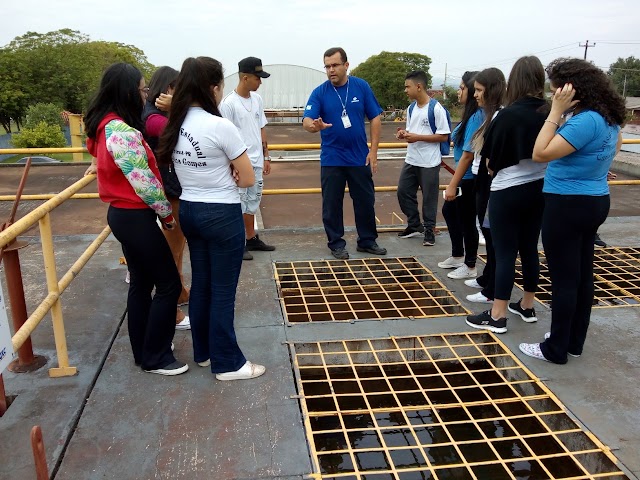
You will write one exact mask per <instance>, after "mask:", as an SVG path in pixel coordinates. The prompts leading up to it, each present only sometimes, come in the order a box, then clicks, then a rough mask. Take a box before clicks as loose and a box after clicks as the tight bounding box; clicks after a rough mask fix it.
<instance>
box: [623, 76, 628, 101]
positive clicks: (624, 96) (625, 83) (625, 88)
mask: <svg viewBox="0 0 640 480" xmlns="http://www.w3.org/2000/svg"><path fill="white" fill-rule="evenodd" d="M626 93H627V74H626V73H625V74H624V83H623V84H622V98H627V97H626Z"/></svg>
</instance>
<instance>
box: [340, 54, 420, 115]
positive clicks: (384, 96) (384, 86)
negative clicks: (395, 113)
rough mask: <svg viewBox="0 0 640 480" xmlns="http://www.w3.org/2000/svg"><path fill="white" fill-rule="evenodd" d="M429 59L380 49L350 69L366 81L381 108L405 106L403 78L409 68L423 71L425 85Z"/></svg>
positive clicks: (405, 96)
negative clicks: (377, 52) (376, 53)
mask: <svg viewBox="0 0 640 480" xmlns="http://www.w3.org/2000/svg"><path fill="white" fill-rule="evenodd" d="M429 65H431V59H430V58H429V57H427V56H426V55H422V54H420V53H407V52H381V53H379V54H378V55H373V56H371V57H369V58H368V59H367V60H365V61H364V62H363V63H361V64H360V65H358V66H357V67H356V68H354V69H353V70H351V75H353V76H354V77H358V78H362V79H363V80H366V81H367V82H368V83H369V85H371V89H372V90H373V93H374V94H375V96H376V98H377V99H378V102H379V103H380V105H381V106H382V107H383V108H385V109H386V108H389V107H392V108H406V107H407V106H408V105H409V99H408V98H407V95H406V94H405V93H404V77H405V76H406V74H407V73H409V72H410V71H413V70H424V71H425V72H426V74H427V80H428V85H427V88H430V87H431V75H430V74H429Z"/></svg>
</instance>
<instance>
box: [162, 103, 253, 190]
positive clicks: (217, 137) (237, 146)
mask: <svg viewBox="0 0 640 480" xmlns="http://www.w3.org/2000/svg"><path fill="white" fill-rule="evenodd" d="M246 149H247V147H246V146H245V144H244V142H243V141H242V138H241V137H240V132H239V131H238V129H237V128H236V127H235V126H234V125H233V124H232V123H231V122H230V121H229V120H227V119H225V118H222V117H218V116H216V115H211V114H210V113H208V112H206V111H204V110H203V109H202V108H200V107H191V108H189V112H188V113H187V116H186V118H185V119H184V122H183V123H182V127H181V128H180V135H179V136H178V143H177V144H176V146H175V148H174V150H173V154H172V160H173V165H174V168H175V170H176V174H177V175H178V179H179V180H180V185H181V186H182V195H180V200H186V201H189V202H204V203H240V195H239V193H238V186H237V185H236V182H235V181H234V179H233V176H232V175H231V169H230V168H229V165H230V163H231V160H235V159H236V158H238V157H239V156H240V155H242V153H243V152H244V151H245V150H246Z"/></svg>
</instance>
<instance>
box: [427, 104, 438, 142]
mask: <svg viewBox="0 0 640 480" xmlns="http://www.w3.org/2000/svg"><path fill="white" fill-rule="evenodd" d="M436 103H438V101H437V100H436V99H435V98H432V99H431V100H429V108H428V109H427V118H428V119H429V128H431V133H433V134H434V135H435V133H436V114H435V110H436Z"/></svg>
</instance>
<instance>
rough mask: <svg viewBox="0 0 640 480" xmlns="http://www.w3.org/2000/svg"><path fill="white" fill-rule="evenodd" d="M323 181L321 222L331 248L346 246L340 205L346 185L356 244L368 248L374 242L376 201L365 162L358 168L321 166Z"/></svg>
mask: <svg viewBox="0 0 640 480" xmlns="http://www.w3.org/2000/svg"><path fill="white" fill-rule="evenodd" d="M320 182H321V184H322V223H323V224H324V230H325V232H326V234H327V240H328V242H327V246H328V247H329V248H330V249H331V250H335V249H337V248H345V247H346V245H347V242H345V241H344V239H343V238H342V237H343V236H344V220H343V216H342V214H343V212H342V206H343V203H344V187H345V186H347V185H348V186H349V195H350V196H351V199H352V200H353V214H354V217H355V220H356V230H357V231H358V246H359V247H362V248H368V247H371V246H373V245H374V244H375V243H376V238H378V231H377V229H376V213H375V208H374V204H375V201H376V198H375V191H374V188H373V177H372V174H371V168H370V167H369V166H368V165H366V166H365V165H363V166H361V167H320Z"/></svg>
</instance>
